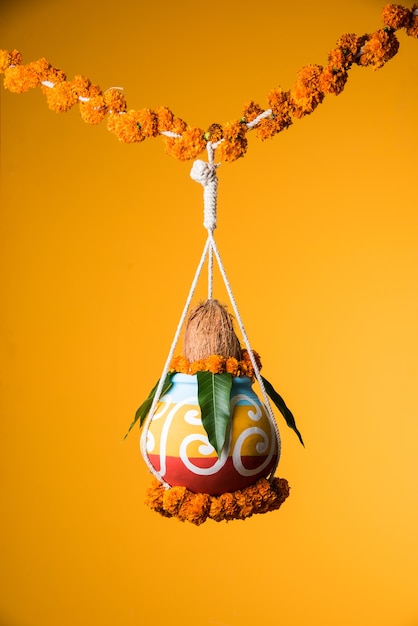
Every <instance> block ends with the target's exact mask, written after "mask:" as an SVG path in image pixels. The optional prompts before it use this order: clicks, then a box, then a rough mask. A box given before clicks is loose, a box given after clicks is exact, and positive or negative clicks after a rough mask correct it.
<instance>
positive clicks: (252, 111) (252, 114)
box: [243, 100, 264, 123]
mask: <svg viewBox="0 0 418 626" xmlns="http://www.w3.org/2000/svg"><path fill="white" fill-rule="evenodd" d="M263 111H264V109H262V108H261V107H260V106H259V105H258V104H256V103H255V102H254V101H253V100H250V102H247V103H246V104H245V105H244V110H243V117H244V120H245V121H246V122H247V123H248V122H252V121H253V120H255V118H256V117H258V116H259V115H260V114H261V113H263Z"/></svg>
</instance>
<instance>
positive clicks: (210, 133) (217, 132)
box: [205, 124, 223, 143]
mask: <svg viewBox="0 0 418 626" xmlns="http://www.w3.org/2000/svg"><path fill="white" fill-rule="evenodd" d="M222 137H223V131H222V125H221V124H211V125H210V126H209V128H208V129H207V131H206V133H205V139H206V140H207V141H211V142H212V143H216V142H217V141H220V140H221V139H222Z"/></svg>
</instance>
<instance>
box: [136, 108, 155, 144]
mask: <svg viewBox="0 0 418 626" xmlns="http://www.w3.org/2000/svg"><path fill="white" fill-rule="evenodd" d="M137 118H138V123H139V124H140V125H141V130H142V133H143V134H144V136H145V137H156V136H157V135H158V117H157V114H156V113H155V111H152V110H151V109H141V110H140V111H138V112H137Z"/></svg>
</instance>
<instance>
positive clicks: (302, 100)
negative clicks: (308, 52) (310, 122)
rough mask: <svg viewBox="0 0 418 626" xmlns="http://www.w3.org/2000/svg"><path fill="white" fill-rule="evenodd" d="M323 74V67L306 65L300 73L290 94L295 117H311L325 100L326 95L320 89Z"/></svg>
mask: <svg viewBox="0 0 418 626" xmlns="http://www.w3.org/2000/svg"><path fill="white" fill-rule="evenodd" d="M321 72H322V66H321V65H306V66H305V67H303V68H302V69H301V70H300V71H299V72H298V76H297V80H296V82H295V83H294V84H293V87H292V89H291V92H290V97H291V100H292V104H293V115H294V116H295V117H298V118H300V117H303V116H304V115H309V114H310V113H312V112H313V111H314V110H315V109H316V107H317V106H318V104H320V103H321V102H322V100H323V99H324V93H323V92H322V91H321V90H320V88H319V78H320V76H321Z"/></svg>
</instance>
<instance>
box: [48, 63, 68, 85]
mask: <svg viewBox="0 0 418 626" xmlns="http://www.w3.org/2000/svg"><path fill="white" fill-rule="evenodd" d="M66 78H67V77H66V75H65V73H64V72H62V71H61V70H57V69H56V68H55V67H49V68H48V69H47V70H46V71H45V73H44V78H43V80H48V81H49V82H51V83H54V85H57V84H58V83H62V82H64V81H65V80H66Z"/></svg>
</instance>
